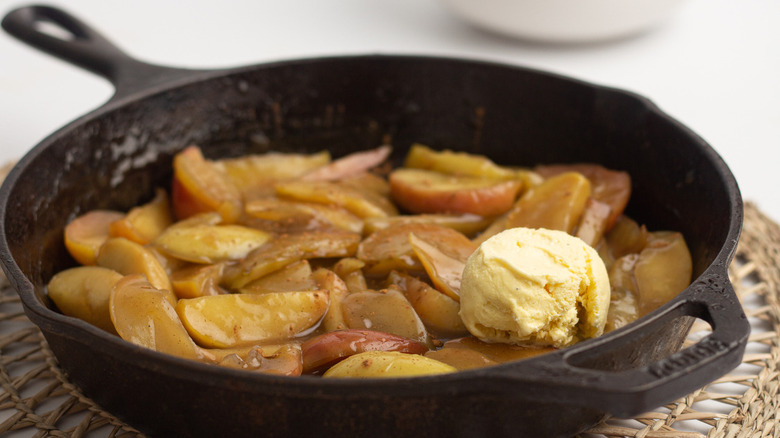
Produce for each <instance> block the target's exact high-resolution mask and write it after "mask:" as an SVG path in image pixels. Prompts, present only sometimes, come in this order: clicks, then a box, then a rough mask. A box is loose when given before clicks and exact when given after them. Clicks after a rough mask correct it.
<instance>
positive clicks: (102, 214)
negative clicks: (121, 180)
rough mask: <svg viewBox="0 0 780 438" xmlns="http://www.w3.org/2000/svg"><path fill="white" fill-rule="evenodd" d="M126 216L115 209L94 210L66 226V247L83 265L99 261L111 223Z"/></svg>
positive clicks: (108, 235)
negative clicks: (100, 250)
mask: <svg viewBox="0 0 780 438" xmlns="http://www.w3.org/2000/svg"><path fill="white" fill-rule="evenodd" d="M124 217H125V214H124V213H121V212H118V211H114V210H92V211H90V212H87V213H84V214H83V215H81V216H78V217H77V218H75V219H73V220H72V221H70V223H68V225H66V226H65V233H64V234H65V248H67V250H68V252H69V253H70V255H71V256H72V257H73V258H74V259H76V261H77V262H79V263H80V264H82V265H85V266H89V265H94V264H95V263H97V253H98V250H99V249H100V246H101V245H103V243H105V241H106V240H108V239H109V237H110V229H111V224H112V223H114V222H116V221H118V220H121V219H122V218H124Z"/></svg>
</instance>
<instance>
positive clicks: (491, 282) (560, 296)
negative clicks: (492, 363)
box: [460, 228, 610, 347]
mask: <svg viewBox="0 0 780 438" xmlns="http://www.w3.org/2000/svg"><path fill="white" fill-rule="evenodd" d="M609 301H610V287H609V276H608V274H607V269H606V268H605V266H604V262H603V261H602V260H601V258H600V257H599V255H598V253H597V252H596V250H594V249H593V248H592V247H590V246H589V245H587V244H586V243H585V242H583V241H582V240H580V239H579V238H577V237H574V236H571V235H569V234H567V233H565V232H562V231H554V230H546V229H530V228H512V229H509V230H506V231H503V232H501V233H498V234H496V235H494V236H492V237H491V238H489V239H487V240H486V241H485V242H483V243H482V245H480V247H479V248H478V249H477V250H476V251H475V252H474V253H473V254H472V255H471V256H470V257H469V259H468V261H467V262H466V267H465V269H464V270H463V279H462V283H461V289H460V316H461V318H462V319H463V322H464V324H465V325H466V328H468V330H469V332H471V334H473V335H474V336H476V337H478V338H480V339H482V340H483V341H487V342H504V343H511V344H525V345H539V346H542V345H544V346H554V347H564V346H567V345H571V344H573V343H575V342H577V341H579V340H581V339H585V338H591V337H594V336H598V335H600V334H602V333H603V332H604V325H605V323H606V321H607V311H608V310H609Z"/></svg>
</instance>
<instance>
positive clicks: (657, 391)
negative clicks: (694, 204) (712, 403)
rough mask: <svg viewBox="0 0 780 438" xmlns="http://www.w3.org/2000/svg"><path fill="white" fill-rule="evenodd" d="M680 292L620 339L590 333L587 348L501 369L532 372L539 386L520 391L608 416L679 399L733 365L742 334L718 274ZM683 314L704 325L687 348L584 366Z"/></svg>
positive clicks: (741, 318) (734, 303)
mask: <svg viewBox="0 0 780 438" xmlns="http://www.w3.org/2000/svg"><path fill="white" fill-rule="evenodd" d="M684 294H685V299H682V300H680V301H677V302H674V303H670V304H669V305H668V306H666V307H662V308H661V309H659V311H657V312H655V313H653V314H650V315H648V316H646V317H645V318H644V320H640V321H642V322H639V321H638V322H637V323H638V324H637V325H635V326H634V328H633V330H631V331H627V332H624V333H623V335H622V336H617V337H611V338H604V340H601V339H600V338H596V339H595V340H593V341H594V342H591V343H589V344H590V345H589V346H585V345H583V346H582V348H577V347H576V346H575V347H573V348H571V349H569V350H568V351H567V352H566V353H563V354H561V355H555V354H553V355H548V356H549V357H548V358H547V360H546V361H544V360H541V361H538V362H537V363H536V364H534V365H531V362H530V361H529V362H528V364H529V365H530V367H529V368H524V367H522V366H521V367H518V368H516V369H514V370H512V371H510V372H509V373H510V374H512V375H515V376H517V377H519V378H522V376H525V377H526V378H525V379H523V380H525V381H527V376H529V375H534V374H535V375H537V376H539V377H540V379H541V381H543V383H542V386H541V387H540V388H539V389H538V391H537V390H535V389H532V388H527V389H525V390H526V391H529V390H533V391H534V392H533V393H534V394H535V395H538V396H539V397H540V398H541V399H546V400H547V401H551V402H557V403H566V404H573V405H577V406H583V407H592V408H597V409H599V410H601V411H603V412H608V413H610V414H612V415H614V416H616V417H624V418H628V417H632V416H636V415H639V414H641V413H643V412H646V411H648V410H652V409H655V408H657V407H659V406H662V405H663V404H665V403H668V402H670V401H672V400H675V399H677V398H680V397H683V396H685V395H686V394H689V393H691V392H693V391H695V390H697V389H699V388H701V387H703V386H705V385H707V384H708V383H710V382H712V381H713V380H715V379H716V378H719V377H721V376H723V375H725V374H727V373H728V372H729V371H731V370H732V369H734V368H735V367H737V366H738V365H739V364H740V363H741V361H742V356H743V354H744V350H745V345H746V343H747V338H748V335H749V334H750V325H749V323H748V320H747V317H746V316H745V313H744V311H743V310H742V306H741V305H740V303H739V300H738V298H737V296H736V293H735V292H734V289H733V286H732V285H731V282H730V281H729V280H728V278H727V277H726V276H722V275H717V274H714V275H710V276H705V277H704V278H702V279H700V280H698V281H697V282H695V283H694V284H692V285H691V286H690V287H689V288H688V290H687V291H686V292H684ZM684 316H693V317H697V318H700V319H702V320H704V321H706V322H708V323H709V324H710V325H711V327H712V333H711V334H709V335H708V336H706V337H705V338H703V339H701V340H700V341H699V342H697V343H696V344H694V345H691V346H689V347H687V348H685V349H682V350H680V351H678V352H676V353H673V354H672V355H670V356H668V357H665V358H661V359H658V360H656V361H654V362H652V363H650V364H648V365H644V366H641V367H638V368H634V369H628V370H622V371H607V370H604V369H603V368H602V367H601V366H599V367H596V366H589V365H588V364H591V365H592V364H593V363H602V364H603V363H605V362H608V361H609V360H608V359H606V360H604V357H606V356H609V354H610V353H613V354H624V352H625V351H626V350H627V349H628V348H629V347H630V345H631V344H632V343H636V342H642V341H644V339H642V338H640V337H639V336H640V335H641V334H642V333H647V332H655V333H660V335H659V336H660V337H661V338H663V332H664V330H665V328H667V327H670V325H671V324H672V323H673V321H674V320H675V319H677V318H680V317H684ZM662 341H663V339H661V342H662ZM539 359H545V356H541V357H539ZM522 363H523V362H520V363H519V364H518V365H520V364H522ZM528 373H534V374H528ZM504 383H505V382H504ZM524 384H525V383H524ZM532 385H533V383H532ZM505 386H512V385H505ZM515 388H516V385H515Z"/></svg>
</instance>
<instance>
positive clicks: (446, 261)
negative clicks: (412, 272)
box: [409, 233, 466, 301]
mask: <svg viewBox="0 0 780 438" xmlns="http://www.w3.org/2000/svg"><path fill="white" fill-rule="evenodd" d="M409 243H411V244H412V249H414V254H415V255H416V256H417V258H418V259H419V260H420V262H421V263H422V265H423V268H425V272H427V273H428V277H430V278H431V281H432V282H433V285H434V286H436V289H437V290H439V291H441V292H442V293H444V294H445V295H447V296H448V297H450V298H452V299H453V300H455V301H460V282H461V278H462V276H463V269H464V268H465V267H466V262H465V261H462V260H458V259H455V258H452V257H450V256H448V255H447V254H444V253H443V252H442V251H441V250H439V249H438V248H436V247H435V246H433V245H431V244H430V243H428V242H426V241H424V240H422V239H420V238H419V237H417V236H415V235H414V233H412V234H409Z"/></svg>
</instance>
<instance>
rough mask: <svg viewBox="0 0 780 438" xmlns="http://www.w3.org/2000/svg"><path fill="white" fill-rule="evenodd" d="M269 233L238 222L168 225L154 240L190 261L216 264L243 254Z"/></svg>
mask: <svg viewBox="0 0 780 438" xmlns="http://www.w3.org/2000/svg"><path fill="white" fill-rule="evenodd" d="M270 238H271V235H270V234H268V233H266V232H264V231H260V230H256V229H253V228H249V227H245V226H242V225H193V226H172V227H169V228H168V229H167V230H165V231H164V232H163V233H162V234H161V235H160V236H159V237H158V238H157V239H156V240H155V241H154V244H155V246H156V247H157V248H158V249H160V250H161V251H163V252H164V253H166V254H168V255H169V256H171V257H175V258H178V259H181V260H186V261H188V262H192V263H218V262H224V261H227V260H238V259H241V258H244V257H246V255H247V254H249V252H250V251H252V250H254V249H255V248H258V247H260V246H261V245H263V244H264V243H266V242H267V241H268V240H269V239H270Z"/></svg>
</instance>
